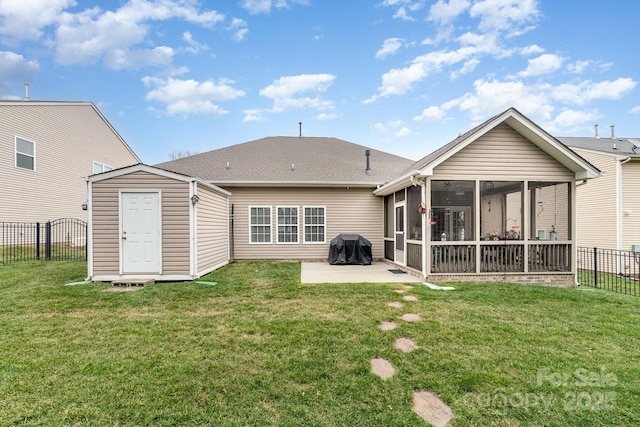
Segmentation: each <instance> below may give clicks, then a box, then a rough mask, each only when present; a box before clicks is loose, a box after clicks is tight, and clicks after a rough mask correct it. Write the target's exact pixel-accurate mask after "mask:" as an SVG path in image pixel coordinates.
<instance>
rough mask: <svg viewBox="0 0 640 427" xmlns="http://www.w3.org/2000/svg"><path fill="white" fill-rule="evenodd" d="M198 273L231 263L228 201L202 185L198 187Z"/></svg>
mask: <svg viewBox="0 0 640 427" xmlns="http://www.w3.org/2000/svg"><path fill="white" fill-rule="evenodd" d="M198 197H199V201H198V204H197V208H196V209H197V221H196V224H197V241H198V246H197V247H198V262H197V264H198V265H197V269H196V272H197V273H200V272H203V271H210V270H212V269H213V268H215V267H219V266H221V265H223V264H226V263H227V262H229V221H228V209H229V208H228V206H229V205H228V199H227V197H226V196H223V195H221V194H219V193H216V192H215V191H213V190H211V189H209V188H206V187H204V186H202V185H199V186H198Z"/></svg>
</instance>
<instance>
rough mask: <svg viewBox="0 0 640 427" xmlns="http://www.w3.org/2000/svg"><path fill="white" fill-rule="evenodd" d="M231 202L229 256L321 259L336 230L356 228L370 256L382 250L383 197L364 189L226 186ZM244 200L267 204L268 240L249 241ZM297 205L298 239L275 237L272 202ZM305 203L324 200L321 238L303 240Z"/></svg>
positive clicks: (354, 229) (246, 206)
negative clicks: (293, 241) (366, 241)
mask: <svg viewBox="0 0 640 427" xmlns="http://www.w3.org/2000/svg"><path fill="white" fill-rule="evenodd" d="M228 190H229V191H231V192H232V195H231V198H230V200H231V203H233V204H234V214H235V220H234V242H235V253H234V255H235V258H236V259H238V260H248V259H314V260H319V259H326V258H327V256H328V254H329V244H330V242H331V239H333V238H334V237H335V236H337V235H338V234H341V233H354V234H360V235H362V236H364V237H366V238H367V239H369V240H370V241H371V243H372V248H373V257H374V258H382V256H383V253H384V251H383V232H384V219H383V198H382V197H376V196H374V195H373V188H370V189H355V188H351V189H346V188H236V187H233V188H228ZM249 206H271V210H272V221H271V226H272V230H271V233H272V243H271V244H250V243H249V218H248V215H249ZM277 206H297V207H298V216H299V223H298V224H299V243H296V244H282V243H280V244H279V243H276V237H277V236H276V226H277V224H276V218H277V215H276V207H277ZM305 206H324V207H325V221H326V237H325V240H326V242H325V243H324V244H311V243H302V242H303V234H304V228H303V215H304V207H305Z"/></svg>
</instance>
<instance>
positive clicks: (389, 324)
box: [379, 322, 398, 331]
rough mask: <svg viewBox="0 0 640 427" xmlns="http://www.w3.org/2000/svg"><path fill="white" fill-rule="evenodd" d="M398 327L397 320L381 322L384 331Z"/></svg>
mask: <svg viewBox="0 0 640 427" xmlns="http://www.w3.org/2000/svg"><path fill="white" fill-rule="evenodd" d="M397 327H398V324H397V323H396V322H381V323H380V326H379V328H380V329H382V330H383V331H391V330H393V329H395V328H397Z"/></svg>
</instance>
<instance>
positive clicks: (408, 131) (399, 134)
mask: <svg viewBox="0 0 640 427" xmlns="http://www.w3.org/2000/svg"><path fill="white" fill-rule="evenodd" d="M411 134H412V132H411V129H409V128H408V127H403V128H400V130H398V132H396V136H397V137H403V136H408V135H411Z"/></svg>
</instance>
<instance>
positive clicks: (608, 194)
mask: <svg viewBox="0 0 640 427" xmlns="http://www.w3.org/2000/svg"><path fill="white" fill-rule="evenodd" d="M574 151H575V152H576V153H578V154H579V155H581V156H582V157H584V158H585V159H586V160H588V161H589V162H590V163H591V164H593V165H595V166H596V167H597V168H598V169H600V170H601V171H602V175H601V176H600V177H599V178H597V179H592V180H589V181H588V182H587V183H586V184H583V185H579V186H578V187H577V188H576V233H577V236H576V238H577V239H576V240H577V244H578V246H584V247H590V248H593V247H598V248H604V249H617V227H616V223H617V213H616V206H617V197H618V195H617V194H618V189H617V188H618V185H617V178H616V176H617V171H616V168H617V166H616V165H617V163H618V161H617V160H616V157H615V156H612V155H606V154H601V153H595V152H593V151H588V150H582V149H579V148H574ZM623 166H624V165H623Z"/></svg>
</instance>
